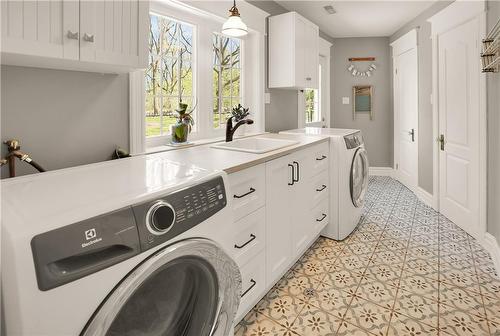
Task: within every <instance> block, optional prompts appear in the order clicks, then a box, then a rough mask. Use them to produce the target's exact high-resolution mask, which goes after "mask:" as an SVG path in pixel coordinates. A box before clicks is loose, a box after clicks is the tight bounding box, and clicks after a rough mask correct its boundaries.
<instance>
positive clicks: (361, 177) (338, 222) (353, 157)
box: [281, 127, 369, 240]
mask: <svg viewBox="0 0 500 336" xmlns="http://www.w3.org/2000/svg"><path fill="white" fill-rule="evenodd" d="M281 133H284V134H286V133H288V134H293V133H302V134H306V135H321V136H328V137H330V181H331V185H332V188H330V210H331V220H330V222H329V223H328V225H327V226H326V227H325V229H324V230H323V232H322V235H324V236H326V237H329V238H332V239H336V240H343V239H344V238H346V237H347V236H348V235H349V234H350V233H351V232H352V231H354V229H355V228H356V226H357V225H358V222H359V220H360V218H361V214H362V209H363V204H364V199H365V194H366V190H367V187H368V167H369V165H368V155H367V153H366V150H365V146H364V142H363V136H362V134H361V131H359V130H352V129H340V128H320V127H306V128H302V129H295V130H289V131H285V132H281Z"/></svg>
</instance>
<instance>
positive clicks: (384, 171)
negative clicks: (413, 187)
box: [368, 167, 394, 177]
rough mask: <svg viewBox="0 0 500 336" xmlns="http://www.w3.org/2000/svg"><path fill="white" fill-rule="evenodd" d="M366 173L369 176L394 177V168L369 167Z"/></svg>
mask: <svg viewBox="0 0 500 336" xmlns="http://www.w3.org/2000/svg"><path fill="white" fill-rule="evenodd" d="M368 174H369V175H371V176H390V177H394V169H393V168H392V167H370V168H369V170H368Z"/></svg>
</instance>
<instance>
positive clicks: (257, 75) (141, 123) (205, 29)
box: [129, 1, 267, 155]
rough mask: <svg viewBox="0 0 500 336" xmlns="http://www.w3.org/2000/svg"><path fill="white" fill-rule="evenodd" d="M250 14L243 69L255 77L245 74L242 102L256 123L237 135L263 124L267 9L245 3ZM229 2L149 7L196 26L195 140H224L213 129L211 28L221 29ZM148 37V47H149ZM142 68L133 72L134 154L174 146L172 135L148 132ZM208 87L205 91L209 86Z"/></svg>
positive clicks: (160, 3) (255, 130)
mask: <svg viewBox="0 0 500 336" xmlns="http://www.w3.org/2000/svg"><path fill="white" fill-rule="evenodd" d="M241 6H243V7H244V9H245V13H246V16H245V18H246V20H245V21H247V24H249V26H248V27H249V34H248V35H246V36H245V38H244V39H243V40H244V45H245V46H244V48H243V49H242V55H241V57H242V59H243V58H244V59H245V61H244V65H242V71H244V73H245V74H248V73H251V74H252V76H250V77H248V76H244V78H243V80H242V81H241V83H240V84H241V85H242V88H243V90H244V91H243V92H242V103H243V104H245V105H246V106H247V107H249V108H250V111H251V118H252V119H253V120H254V124H253V125H245V126H243V127H240V128H239V129H238V131H237V135H243V134H249V133H252V134H259V133H262V132H264V128H265V113H264V111H265V103H264V92H265V72H264V71H265V66H264V65H265V36H266V35H265V33H266V17H267V14H265V13H264V12H262V11H260V10H258V9H257V8H256V7H254V6H252V5H248V4H246V3H242V5H241ZM226 7H227V6H226V4H225V3H220V4H217V5H216V6H214V5H208V4H206V3H203V2H201V3H198V4H197V5H196V7H193V6H192V5H188V4H185V3H180V2H174V1H165V2H164V1H152V2H151V3H150V11H151V12H153V13H157V14H160V15H163V16H166V17H169V18H172V19H176V20H178V21H181V22H186V23H189V24H191V25H193V26H195V27H196V34H197V40H196V41H195V42H194V48H195V49H196V50H197V61H196V62H195V63H194V64H193V66H194V67H196V70H195V71H197V75H196V79H197V83H196V88H195V89H194V90H196V92H197V94H196V97H195V98H196V101H197V103H198V105H197V110H198V115H197V117H196V120H195V125H196V133H191V134H190V135H189V141H190V142H191V143H194V144H195V145H196V144H202V143H207V142H215V141H220V140H223V138H224V131H225V130H224V128H220V129H214V128H213V115H212V109H213V93H212V91H213V89H212V72H213V69H212V63H213V60H212V59H211V57H212V33H214V32H216V33H220V32H221V29H222V24H223V23H224V22H225V21H226V20H227V17H226V13H227V8H226ZM147 43H148V42H147V41H144V46H145V47H147ZM243 67H244V69H243ZM144 72H145V71H144V70H136V71H132V72H130V73H129V88H130V90H129V120H130V127H129V130H130V133H129V139H130V147H129V148H130V153H131V154H132V155H138V154H146V153H152V152H158V151H168V150H172V149H176V147H175V146H170V145H169V142H170V139H167V138H168V136H163V137H161V136H156V137H149V138H146V136H145V93H146V90H145V76H144ZM205 83H209V88H208V90H207V85H206V84H205Z"/></svg>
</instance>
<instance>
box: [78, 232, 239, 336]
mask: <svg viewBox="0 0 500 336" xmlns="http://www.w3.org/2000/svg"><path fill="white" fill-rule="evenodd" d="M240 295H241V275H240V271H239V268H238V266H237V265H236V263H235V262H234V261H233V260H232V259H231V258H230V257H229V256H228V255H227V254H226V253H224V251H222V249H221V248H220V247H218V246H217V245H216V244H215V243H213V242H212V241H210V240H207V239H198V238H196V239H187V240H184V241H180V242H177V243H175V244H172V245H170V246H167V247H165V248H163V249H161V250H159V251H157V252H155V253H154V254H153V255H151V256H150V257H149V258H147V259H146V260H144V261H143V262H142V263H141V264H139V265H138V266H137V267H136V268H135V269H134V270H132V271H131V272H130V273H129V274H128V275H127V276H126V277H125V278H124V279H123V280H122V281H121V282H120V284H118V286H116V287H115V289H114V290H113V292H111V293H110V295H109V296H108V297H107V298H106V300H105V301H104V302H103V303H102V304H101V306H100V307H99V309H98V310H97V311H96V312H95V313H94V316H93V317H92V318H91V320H90V321H89V322H88V323H87V326H86V328H85V329H84V331H83V332H82V335H84V336H89V335H92V336H101V335H106V336H118V335H119V336H131V335H144V336H146V335H151V336H153V335H155V336H156V335H165V336H169V335H182V336H215V335H217V336H225V335H228V334H229V331H230V330H231V328H232V323H233V319H234V317H235V315H236V312H237V309H238V305H239V302H240Z"/></svg>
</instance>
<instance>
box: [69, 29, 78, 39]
mask: <svg viewBox="0 0 500 336" xmlns="http://www.w3.org/2000/svg"><path fill="white" fill-rule="evenodd" d="M78 36H79V34H78V32H72V31H71V30H68V33H67V34H66V37H67V38H69V39H70V40H78Z"/></svg>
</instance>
